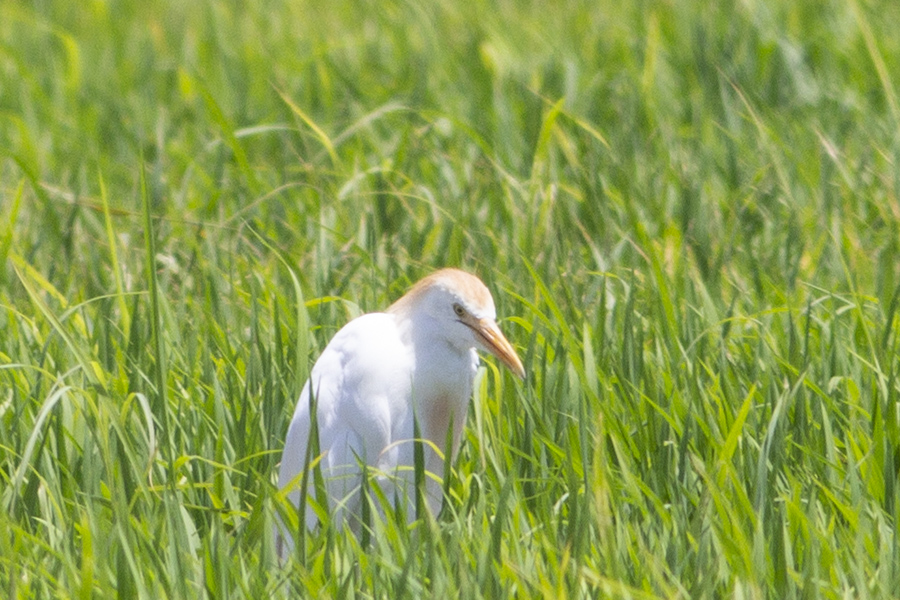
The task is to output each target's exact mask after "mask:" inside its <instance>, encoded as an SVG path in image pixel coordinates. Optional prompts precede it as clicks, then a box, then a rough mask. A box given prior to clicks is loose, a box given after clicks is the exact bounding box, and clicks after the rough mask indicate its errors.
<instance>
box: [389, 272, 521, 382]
mask: <svg viewBox="0 0 900 600" xmlns="http://www.w3.org/2000/svg"><path fill="white" fill-rule="evenodd" d="M388 312H391V313H394V314H396V315H399V316H401V317H405V318H408V319H409V320H410V321H412V322H422V321H427V322H428V323H429V330H430V331H432V332H434V333H436V334H437V335H440V336H441V337H443V338H444V339H445V340H446V341H447V342H448V343H449V344H450V345H451V346H454V347H456V348H457V349H459V350H461V351H464V350H468V349H469V348H477V349H479V350H481V351H483V352H487V353H488V354H492V355H493V356H495V357H497V359H498V360H500V362H502V363H503V364H505V365H506V366H507V367H509V369H510V370H511V371H512V372H513V373H514V374H515V375H516V376H517V377H519V378H520V379H524V378H525V368H524V367H523V366H522V361H521V360H519V356H518V354H516V351H515V349H513V347H512V344H510V343H509V341H508V340H507V339H506V337H505V336H504V335H503V333H502V332H501V331H500V328H499V327H498V326H497V321H496V319H497V311H496V309H495V308H494V299H493V298H492V297H491V293H490V291H488V289H487V286H485V285H484V283H482V281H481V280H480V279H478V278H477V277H475V276H474V275H471V274H469V273H466V272H465V271H460V270H459V269H441V270H440V271H436V272H434V273H432V274H431V275H428V276H427V277H425V278H424V279H421V280H420V281H419V282H418V283H416V284H415V285H414V286H413V287H412V288H410V290H409V291H408V292H407V293H406V294H405V295H404V296H403V297H402V298H400V299H399V300H397V301H396V302H395V303H394V304H392V305H391V307H390V308H389V309H388ZM414 326H415V325H414Z"/></svg>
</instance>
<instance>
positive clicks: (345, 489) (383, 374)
mask: <svg viewBox="0 0 900 600" xmlns="http://www.w3.org/2000/svg"><path fill="white" fill-rule="evenodd" d="M495 319H496V310H495V308H494V300H493V298H492V297H491V293H490V292H489V291H488V289H487V287H486V286H485V285H484V283H482V282H481V280H480V279H478V278H477V277H475V276H474V275H470V274H469V273H466V272H464V271H460V270H458V269H442V270H439V271H436V272H434V273H432V274H430V275H428V276H427V277H425V278H424V279H422V280H421V281H419V282H418V283H416V284H415V285H414V286H413V287H412V288H411V289H410V290H409V291H408V292H407V293H406V294H405V295H404V296H403V297H401V298H400V299H399V300H397V301H396V302H395V303H394V304H393V305H391V306H390V308H388V309H387V311H386V312H377V313H370V314H366V315H362V316H360V317H358V318H356V319H353V320H352V321H350V322H349V323H347V324H346V325H345V326H344V327H343V328H342V329H341V330H340V331H338V332H337V334H336V335H335V336H334V338H332V340H331V342H329V344H328V346H326V348H325V350H324V351H323V352H322V355H321V356H320V357H319V360H318V361H316V364H315V365H314V366H313V369H312V373H311V375H310V378H309V380H308V381H307V382H306V385H305V386H304V388H303V391H302V392H301V394H300V399H299V401H298V402H297V408H296V410H295V411H294V416H293V419H292V420H291V425H290V428H289V429H288V434H287V439H286V441H285V445H284V452H283V454H282V457H281V470H280V472H279V475H278V486H279V488H280V489H286V490H288V497H289V498H290V500H291V502H292V503H293V504H294V506H297V507H299V506H300V502H301V499H300V494H301V492H300V488H301V481H302V479H303V471H304V467H305V466H306V465H308V464H309V462H312V461H314V460H315V459H316V458H317V457H315V456H308V455H307V445H308V443H309V440H310V430H311V426H312V420H311V419H310V391H311V390H312V392H313V393H314V400H315V403H316V407H317V410H316V421H317V426H318V434H319V451H320V457H321V460H320V462H319V463H318V466H319V468H321V472H322V475H323V476H324V479H325V482H326V488H327V495H328V503H329V507H328V510H329V512H331V513H332V515H333V516H332V519H337V522H338V523H341V522H342V520H343V519H344V517H345V513H346V516H350V518H351V525H354V522H353V520H352V519H357V521H356V522H355V527H358V525H359V523H358V518H359V514H360V510H361V506H360V494H359V490H360V485H361V482H362V477H361V475H362V470H361V465H367V466H368V467H369V468H370V469H369V472H370V474H371V475H370V476H371V479H372V480H373V481H376V482H377V483H378V484H379V485H380V486H381V488H382V490H383V492H384V494H385V496H386V497H387V498H389V499H398V498H399V499H405V500H406V502H407V503H408V504H407V507H409V506H411V504H410V503H411V502H412V500H413V498H414V492H413V490H414V488H413V485H414V473H413V465H414V458H413V457H414V447H415V444H414V442H413V439H414V425H413V422H414V419H415V420H417V421H418V425H419V432H420V436H421V439H422V440H423V442H422V444H421V446H420V447H421V448H423V450H424V454H423V456H424V459H425V460H424V467H425V471H426V472H429V473H430V474H432V475H430V476H428V477H427V480H426V498H427V500H428V505H429V507H430V508H431V510H432V512H433V513H434V514H437V512H438V510H439V509H440V507H441V498H442V494H441V487H440V483H439V480H438V477H439V476H440V475H442V474H443V465H444V458H443V457H442V456H441V454H443V453H445V452H447V451H449V452H450V453H451V454H450V456H451V457H452V456H453V455H454V454H455V452H456V451H457V449H458V448H459V443H460V440H461V437H462V432H463V426H464V423H465V417H466V412H467V409H468V404H469V398H470V397H471V395H472V384H473V380H474V378H475V372H476V370H477V367H478V355H477V353H476V349H478V350H482V351H484V352H488V353H490V354H492V355H494V356H496V357H497V358H498V359H499V360H500V361H501V362H502V363H504V364H505V365H506V366H507V367H509V368H510V370H512V372H513V373H515V374H516V375H517V376H518V377H520V378H524V377H525V369H524V367H523V366H522V361H521V360H519V357H518V355H517V354H516V351H515V350H514V349H513V347H512V345H511V344H510V343H509V341H507V339H506V338H505V337H504V336H503V333H501V331H500V329H499V327H497V323H496V321H495ZM451 427H452V437H453V439H452V441H451V444H452V446H451V448H449V449H448V448H446V447H445V446H446V442H447V438H448V432H449V430H450V428H451ZM432 445H433V446H434V447H435V448H437V449H438V450H440V453H441V454H438V453H437V452H435V451H434V448H433V447H432ZM309 481H310V482H309V483H308V488H307V490H308V492H307V493H308V497H310V498H313V497H315V495H314V491H313V485H312V483H311V478H310V479H309ZM407 514H408V515H409V517H410V518H414V517H415V510H408V512H407ZM305 518H306V526H307V527H308V528H310V529H312V528H314V527H315V526H316V524H317V522H318V518H317V516H316V514H315V512H314V511H313V510H312V508H311V507H309V506H306V507H305ZM282 527H283V526H282ZM278 537H279V538H281V537H282V532H279V535H278ZM284 538H285V539H286V540H287V542H288V546H290V541H291V536H290V535H284ZM278 545H279V549H280V552H279V553H280V554H282V556H284V552H283V551H281V550H287V548H283V547H282V544H281V541H280V539H279V543H278Z"/></svg>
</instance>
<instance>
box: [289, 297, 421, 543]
mask: <svg viewBox="0 0 900 600" xmlns="http://www.w3.org/2000/svg"><path fill="white" fill-rule="evenodd" d="M414 367H415V364H414V357H413V355H412V352H411V350H410V348H409V345H408V344H405V343H403V341H402V339H401V332H400V331H399V329H398V326H397V322H396V320H395V318H394V316H393V315H389V314H386V313H372V314H367V315H363V316H361V317H359V318H357V319H354V320H353V321H351V322H349V323H348V324H347V325H345V326H344V327H343V328H342V329H341V330H340V331H338V333H337V334H336V335H335V336H334V338H332V340H331V342H329V344H328V346H327V347H326V348H325V350H324V351H323V352H322V355H321V356H320V357H319V360H318V361H316V364H315V366H314V367H313V370H312V373H311V376H310V381H308V382H307V383H306V386H305V387H304V388H303V392H302V393H301V394H300V399H299V400H298V402H297V408H296V410H295V412H294V417H293V419H292V420H291V425H290V428H289V429H288V435H287V439H286V441H285V446H284V453H283V455H282V457H281V470H280V472H279V476H278V486H279V488H284V487H285V486H290V487H291V490H292V491H291V492H290V494H289V497H290V499H291V501H292V502H293V503H294V505H297V506H299V504H300V482H301V479H302V477H301V476H300V474H301V473H302V471H303V467H304V461H305V459H306V448H307V444H308V443H309V437H310V436H309V434H310V425H311V422H310V417H309V415H310V413H309V394H310V383H312V386H313V390H314V392H315V398H316V402H317V417H318V419H317V420H318V428H319V450H320V453H322V455H323V456H322V461H321V463H320V464H321V468H322V474H323V475H324V477H325V478H326V480H327V487H328V490H327V491H328V496H329V505H330V506H329V509H330V510H334V514H335V517H334V518H336V519H341V518H342V513H343V512H344V511H349V512H350V513H351V514H354V513H356V512H357V508H358V507H357V504H358V498H357V497H356V494H355V492H356V491H357V489H358V487H359V484H360V477H359V473H360V470H359V463H358V460H361V461H362V462H363V463H365V464H369V465H373V466H378V467H379V468H382V469H385V470H386V469H390V468H391V467H394V466H396V461H397V456H396V451H395V450H388V451H387V452H383V451H384V450H385V448H386V447H388V446H389V445H390V444H391V443H392V442H393V441H395V438H396V435H397V434H398V432H400V431H402V430H403V429H404V427H405V425H406V423H405V422H406V421H407V420H408V415H407V414H406V413H408V412H409V398H410V395H411V385H412V384H411V381H412V377H413V369H414ZM357 457H358V458H357ZM313 458H314V457H313ZM308 493H309V494H310V495H312V494H313V493H314V490H313V486H312V482H311V481H310V486H309V489H308ZM316 522H317V519H316V517H315V514H314V513H313V511H312V510H311V509H309V508H307V510H306V525H307V527H310V528H312V527H314V526H315V525H316Z"/></svg>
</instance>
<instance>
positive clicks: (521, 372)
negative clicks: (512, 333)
mask: <svg viewBox="0 0 900 600" xmlns="http://www.w3.org/2000/svg"><path fill="white" fill-rule="evenodd" d="M463 322H464V323H465V324H466V325H468V326H469V327H471V328H472V331H474V332H475V334H476V335H477V336H478V339H479V340H481V343H482V345H483V346H484V348H483V349H484V350H485V351H487V352H490V353H491V354H493V355H494V356H496V357H497V358H498V359H499V360H500V362H502V363H503V364H504V365H506V366H507V367H509V370H510V371H512V372H513V373H514V374H515V375H516V377H518V378H519V379H525V367H523V366H522V361H521V360H519V355H518V354H516V351H515V350H514V349H513V347H512V344H510V343H509V340H507V339H506V337H505V336H504V335H503V332H502V331H500V328H499V327H497V323H495V322H494V321H493V319H471V320H469V319H466V320H464V321H463Z"/></svg>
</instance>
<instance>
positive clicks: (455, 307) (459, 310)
mask: <svg viewBox="0 0 900 600" xmlns="http://www.w3.org/2000/svg"><path fill="white" fill-rule="evenodd" d="M453 312H455V313H456V316H457V317H462V316H465V314H466V309H464V308H463V307H462V306H461V305H460V304H456V303H454V304H453Z"/></svg>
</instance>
